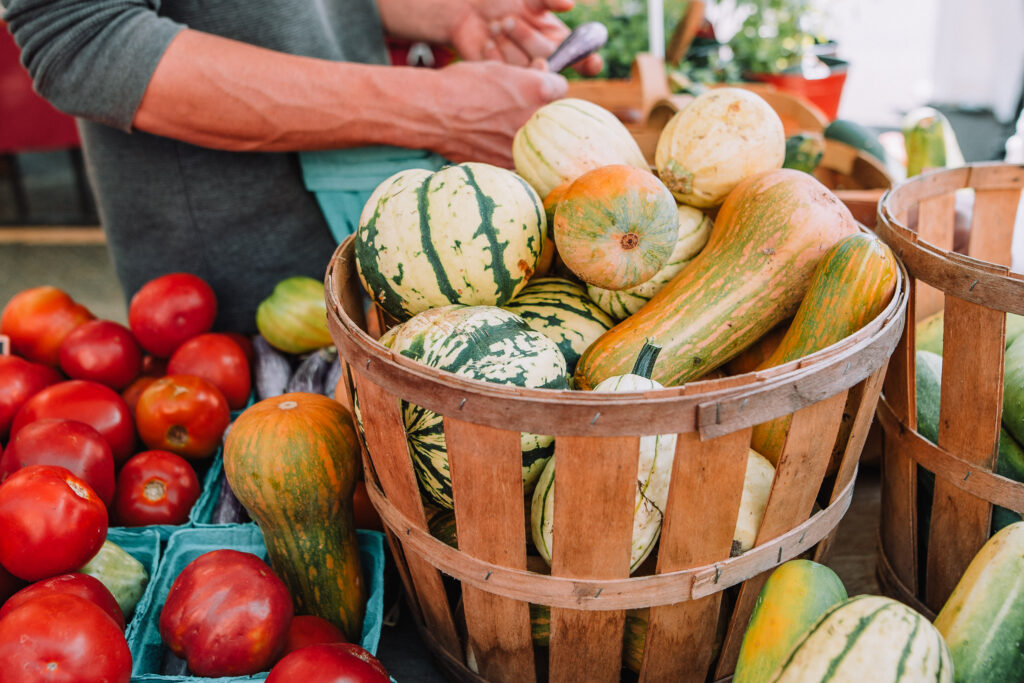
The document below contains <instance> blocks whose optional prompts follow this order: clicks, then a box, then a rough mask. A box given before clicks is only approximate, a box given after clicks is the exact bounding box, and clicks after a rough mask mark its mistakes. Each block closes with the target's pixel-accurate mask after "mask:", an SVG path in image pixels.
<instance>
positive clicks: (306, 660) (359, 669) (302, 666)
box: [267, 643, 390, 683]
mask: <svg viewBox="0 0 1024 683" xmlns="http://www.w3.org/2000/svg"><path fill="white" fill-rule="evenodd" d="M389 680H390V678H389V677H388V672H387V671H386V670H385V669H384V665H383V664H381V663H380V660H378V659H377V658H376V657H374V656H373V655H371V654H370V653H369V652H367V651H366V650H364V649H363V648H361V647H359V646H358V645H354V644H352V643H320V644H319V645H309V646H308V647H304V648H302V649H301V650H296V651H295V652H292V653H290V654H289V655H287V656H285V657H282V658H281V661H280V662H278V663H277V664H275V665H274V668H273V669H271V670H270V675H269V676H267V683H291V682H292V681H302V682H303V683H388V681H389Z"/></svg>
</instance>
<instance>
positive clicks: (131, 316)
mask: <svg viewBox="0 0 1024 683" xmlns="http://www.w3.org/2000/svg"><path fill="white" fill-rule="evenodd" d="M216 317H217V297H216V296H215V295H214V293H213V289H212V288H211V287H210V285H208V284H206V282H205V281H204V280H203V279H202V278H200V277H198V276H196V275H192V274H191V273H170V274H168V275H161V276H160V277H158V278H156V279H155V280H150V281H149V282H147V283H146V284H144V285H143V286H142V288H141V289H140V290H139V291H137V292H136V293H135V295H134V296H133V297H132V300H131V303H129V304H128V325H129V327H131V328H132V333H133V334H134V335H135V338H136V339H138V340H139V343H140V344H142V348H144V349H146V351H149V352H150V353H151V354H153V355H154V356H160V357H161V358H167V357H168V356H170V355H171V354H172V353H173V352H174V349H176V348H178V347H179V346H181V344H182V342H184V341H185V340H187V339H190V338H192V337H194V336H196V335H197V334H202V333H203V332H209V331H210V328H212V327H213V321H214V319H215V318H216Z"/></svg>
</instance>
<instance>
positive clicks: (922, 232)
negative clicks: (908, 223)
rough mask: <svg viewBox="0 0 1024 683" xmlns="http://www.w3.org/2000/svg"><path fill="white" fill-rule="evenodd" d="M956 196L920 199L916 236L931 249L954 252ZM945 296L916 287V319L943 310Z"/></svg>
mask: <svg viewBox="0 0 1024 683" xmlns="http://www.w3.org/2000/svg"><path fill="white" fill-rule="evenodd" d="M955 200H956V195H955V194H954V193H952V192H950V193H949V194H943V195H939V196H938V197H929V198H928V199H925V200H922V201H921V204H920V205H919V208H918V219H917V237H918V239H921V240H924V241H925V242H927V243H928V244H931V245H932V246H935V247H938V248H939V249H945V250H947V251H952V250H953V225H954V220H953V218H954V216H955V213H954V209H955ZM943 299H944V295H943V293H942V292H941V291H939V290H938V289H935V288H934V287H932V286H931V285H926V284H924V283H923V282H922V283H918V287H917V315H918V318H916V319H917V320H921V319H924V318H927V317H928V316H930V315H932V314H933V313H938V312H939V311H941V310H942V305H943Z"/></svg>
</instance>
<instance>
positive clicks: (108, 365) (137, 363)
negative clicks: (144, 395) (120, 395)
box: [60, 320, 142, 391]
mask: <svg viewBox="0 0 1024 683" xmlns="http://www.w3.org/2000/svg"><path fill="white" fill-rule="evenodd" d="M60 367H61V370H63V371H64V374H66V375H67V376H68V377H70V378H71V379H87V380H90V381H93V382H99V383H100V384H104V385H106V386H108V387H110V388H111V389H114V390H115V391H120V390H121V389H124V388H125V387H126V386H128V385H129V384H131V381H132V380H133V379H135V378H136V377H138V375H139V371H140V370H141V369H142V349H141V348H139V343H138V342H137V341H135V337H133V336H132V333H131V330H129V329H128V328H127V327H125V326H124V325H118V324H117V323H115V322H113V321H111V320H90V321H89V322H86V323H82V324H81V325H79V326H78V327H76V328H75V329H73V330H72V331H71V332H70V333H69V334H68V336H66V337H64V341H63V342H62V343H61V345H60Z"/></svg>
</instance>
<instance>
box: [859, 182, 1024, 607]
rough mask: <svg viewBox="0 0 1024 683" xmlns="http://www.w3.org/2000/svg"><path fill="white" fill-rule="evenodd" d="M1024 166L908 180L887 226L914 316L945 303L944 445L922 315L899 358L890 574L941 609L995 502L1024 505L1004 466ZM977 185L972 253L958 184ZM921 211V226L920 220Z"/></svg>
mask: <svg viewBox="0 0 1024 683" xmlns="http://www.w3.org/2000/svg"><path fill="white" fill-rule="evenodd" d="M1022 187H1024V166H1012V165H1006V164H974V165H969V166H966V167H963V168H958V169H952V170H943V171H936V172H932V173H928V174H925V175H922V176H918V177H916V178H913V179H911V180H909V181H907V182H904V183H902V184H900V185H899V186H898V187H896V188H895V189H893V190H891V191H890V192H888V193H887V194H886V195H885V197H884V198H883V199H882V202H881V203H880V205H879V220H878V225H877V232H878V235H879V237H881V238H882V239H883V240H885V241H886V242H887V243H888V244H889V246H890V247H892V249H893V251H895V252H896V253H897V254H898V255H899V257H900V258H901V259H902V260H903V263H904V264H905V265H906V268H907V271H908V272H909V274H910V276H911V284H910V289H911V298H910V309H909V312H908V319H909V320H911V321H913V320H915V319H921V318H923V317H925V316H927V315H928V314H930V313H932V312H935V311H937V310H942V309H944V310H945V315H944V319H945V326H944V329H943V335H944V344H943V356H944V362H943V366H942V400H941V408H940V416H941V418H940V421H939V422H940V426H939V435H938V445H937V446H936V445H934V444H932V443H931V442H929V441H927V440H926V439H925V438H924V437H922V436H921V435H920V434H918V432H917V431H916V427H917V408H916V396H915V389H914V387H915V380H914V378H915V372H916V369H915V362H914V360H915V359H914V344H915V332H914V325H913V324H908V325H907V329H906V332H905V333H904V335H903V338H902V339H901V340H900V344H899V347H898V348H897V349H896V352H895V354H894V355H893V358H892V361H891V362H890V364H889V374H888V376H887V377H886V380H885V387H884V391H885V396H884V398H883V399H882V401H880V402H879V406H878V417H879V422H880V423H881V425H882V427H883V429H884V432H885V456H884V461H883V468H884V469H883V482H882V484H883V485H882V520H881V526H880V531H879V539H880V542H879V549H880V553H879V563H878V576H879V581H880V583H881V584H882V586H883V589H884V590H885V591H886V592H887V593H888V594H890V595H892V596H894V597H896V598H899V599H900V600H903V601H904V602H906V603H908V604H910V605H912V606H913V607H916V608H917V609H918V610H920V611H922V612H924V613H925V614H933V613H934V612H936V611H938V610H939V609H940V608H941V607H942V605H943V604H944V603H945V601H946V599H947V598H948V597H949V594H950V593H951V592H952V590H953V587H954V586H955V585H956V583H957V581H959V579H960V577H961V576H962V575H963V572H964V570H965V569H966V568H967V565H968V564H969V562H970V560H971V558H973V557H974V555H975V553H976V552H977V551H978V550H979V549H980V548H981V546H982V545H983V544H984V543H985V541H986V540H987V539H988V538H989V534H990V523H991V517H992V506H993V505H996V504H997V505H1001V506H1003V507H1006V508H1009V509H1011V510H1015V511H1017V512H1024V484H1019V483H1017V482H1014V481H1011V480H1009V479H1006V478H1003V477H1000V476H998V475H996V474H994V473H993V470H994V469H995V466H996V461H995V458H996V443H997V440H998V438H999V425H1000V419H1001V415H1002V406H1003V355H1004V346H1005V335H1006V331H1005V326H1006V313H1007V312H1013V313H1018V314H1024V275H1021V274H1020V273H1013V272H1011V271H1010V270H1009V268H1008V267H1007V266H1008V264H1009V258H1010V244H1011V240H1012V238H1013V226H1014V216H1015V214H1016V211H1017V205H1018V201H1019V199H1020V193H1021V188H1022ZM963 188H972V189H973V190H974V212H973V220H972V225H971V230H970V241H969V245H968V250H967V251H968V254H967V255H961V254H957V253H954V252H953V233H954V229H953V228H954V205H955V197H954V195H955V193H956V191H957V190H960V189H963ZM915 219H916V225H914V224H913V223H912V220H915ZM919 467H923V468H924V469H926V470H928V471H930V472H933V473H934V474H935V492H934V496H933V505H932V511H931V517H930V520H929V521H930V523H929V527H928V528H929V536H928V551H927V553H926V556H922V553H921V552H920V551H919V547H920V546H919V540H921V539H920V538H919V534H921V533H922V528H923V527H922V524H921V522H923V520H920V519H918V513H919V506H918V500H917V496H918V487H917V477H918V473H919V469H918V468H919Z"/></svg>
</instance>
